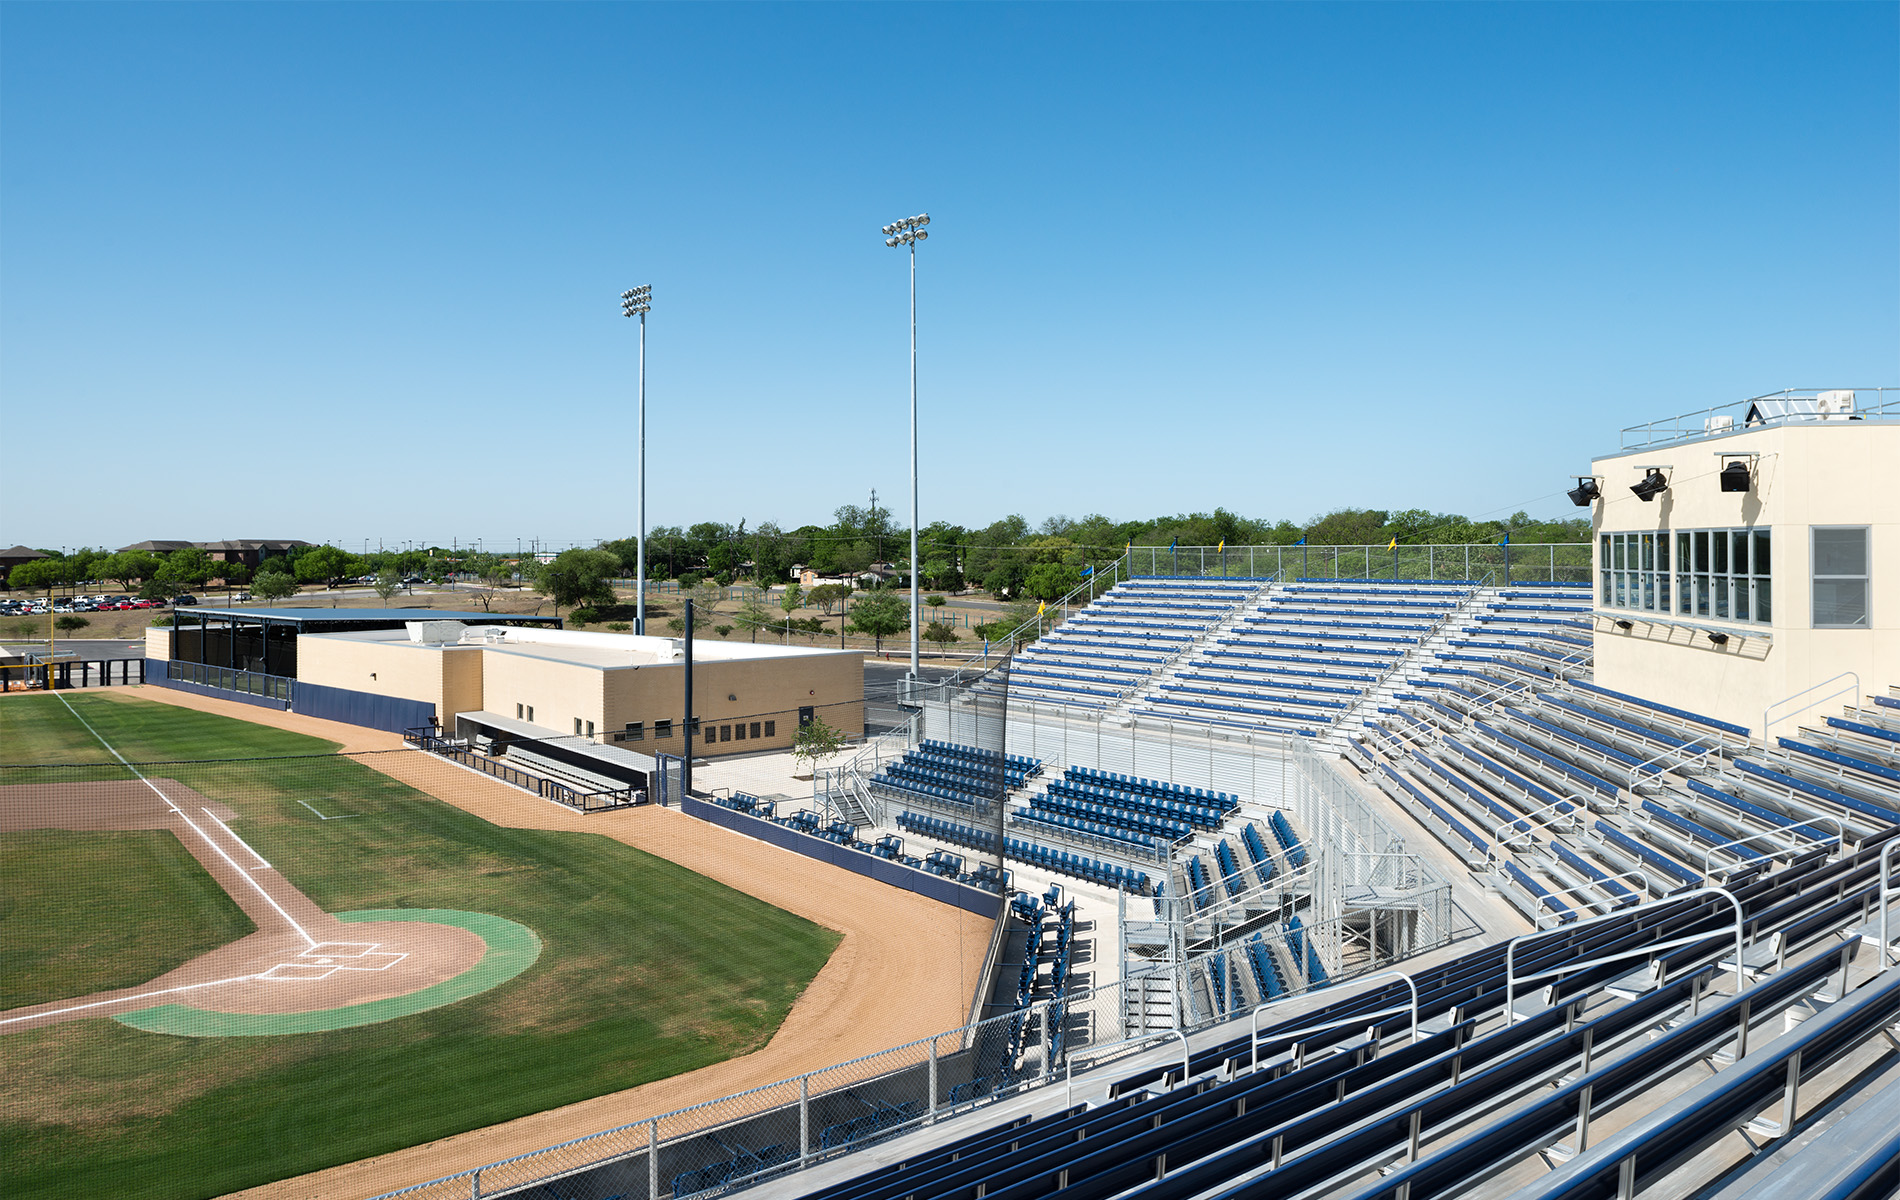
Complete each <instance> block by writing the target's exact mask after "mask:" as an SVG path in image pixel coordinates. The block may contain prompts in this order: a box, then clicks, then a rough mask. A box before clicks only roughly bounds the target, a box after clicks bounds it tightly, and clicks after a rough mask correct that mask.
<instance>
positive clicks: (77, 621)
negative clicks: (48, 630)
mask: <svg viewBox="0 0 1900 1200" xmlns="http://www.w3.org/2000/svg"><path fill="white" fill-rule="evenodd" d="M53 624H54V626H55V627H57V628H58V629H59V631H60V632H61V633H64V634H74V633H78V632H79V631H80V630H82V629H84V628H85V627H86V626H88V625H90V624H92V622H91V621H88V620H87V619H86V618H84V617H82V616H80V615H78V614H77V613H66V614H65V615H64V616H62V617H60V618H59V619H58V620H57V621H54V622H53Z"/></svg>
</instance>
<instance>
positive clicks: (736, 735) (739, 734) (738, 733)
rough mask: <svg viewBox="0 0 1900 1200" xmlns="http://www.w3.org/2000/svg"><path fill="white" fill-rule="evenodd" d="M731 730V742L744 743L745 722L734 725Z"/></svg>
mask: <svg viewBox="0 0 1900 1200" xmlns="http://www.w3.org/2000/svg"><path fill="white" fill-rule="evenodd" d="M732 730H733V733H732V739H733V741H735V742H743V741H745V722H743V721H741V722H740V723H739V724H737V725H734V726H733V727H732Z"/></svg>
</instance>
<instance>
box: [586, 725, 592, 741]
mask: <svg viewBox="0 0 1900 1200" xmlns="http://www.w3.org/2000/svg"><path fill="white" fill-rule="evenodd" d="M593 739H594V723H593V722H592V721H589V722H588V723H587V740H589V741H592V740H593Z"/></svg>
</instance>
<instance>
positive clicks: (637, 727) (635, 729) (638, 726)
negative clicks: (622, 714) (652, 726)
mask: <svg viewBox="0 0 1900 1200" xmlns="http://www.w3.org/2000/svg"><path fill="white" fill-rule="evenodd" d="M646 736H647V735H646V722H644V721H628V722H627V740H628V741H630V742H639V741H644V740H645V739H646Z"/></svg>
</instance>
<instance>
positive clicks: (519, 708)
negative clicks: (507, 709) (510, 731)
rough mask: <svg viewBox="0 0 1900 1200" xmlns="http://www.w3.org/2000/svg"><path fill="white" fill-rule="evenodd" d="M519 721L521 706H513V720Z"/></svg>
mask: <svg viewBox="0 0 1900 1200" xmlns="http://www.w3.org/2000/svg"><path fill="white" fill-rule="evenodd" d="M520 719H521V706H520V705H519V704H517V705H515V720H517V721H519V720H520Z"/></svg>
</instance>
